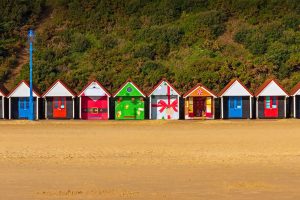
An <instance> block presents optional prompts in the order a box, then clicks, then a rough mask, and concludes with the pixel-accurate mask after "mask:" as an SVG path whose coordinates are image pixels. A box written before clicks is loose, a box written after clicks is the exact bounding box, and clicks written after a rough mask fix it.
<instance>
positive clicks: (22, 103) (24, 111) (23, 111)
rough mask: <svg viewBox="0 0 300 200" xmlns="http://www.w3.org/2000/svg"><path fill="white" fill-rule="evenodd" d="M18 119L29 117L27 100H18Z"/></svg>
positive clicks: (26, 98)
mask: <svg viewBox="0 0 300 200" xmlns="http://www.w3.org/2000/svg"><path fill="white" fill-rule="evenodd" d="M18 107H19V118H28V116H29V98H28V97H21V98H19V105H18Z"/></svg>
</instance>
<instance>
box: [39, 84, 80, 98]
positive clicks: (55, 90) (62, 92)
mask: <svg viewBox="0 0 300 200" xmlns="http://www.w3.org/2000/svg"><path fill="white" fill-rule="evenodd" d="M43 97H74V95H73V94H72V93H71V92H70V91H69V90H68V89H67V88H66V86H64V84H63V83H62V82H60V81H57V82H56V83H55V84H54V85H53V86H52V87H51V88H50V89H49V90H48V91H47V93H46V94H44V95H43Z"/></svg>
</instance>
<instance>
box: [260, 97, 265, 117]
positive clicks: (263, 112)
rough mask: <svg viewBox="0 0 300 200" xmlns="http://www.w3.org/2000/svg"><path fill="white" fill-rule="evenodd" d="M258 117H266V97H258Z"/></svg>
mask: <svg viewBox="0 0 300 200" xmlns="http://www.w3.org/2000/svg"><path fill="white" fill-rule="evenodd" d="M258 118H265V109H264V97H259V98H258Z"/></svg>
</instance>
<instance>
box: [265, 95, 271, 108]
mask: <svg viewBox="0 0 300 200" xmlns="http://www.w3.org/2000/svg"><path fill="white" fill-rule="evenodd" d="M266 108H267V109H270V108H271V100H270V97H266Z"/></svg>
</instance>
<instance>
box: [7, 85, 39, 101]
mask: <svg viewBox="0 0 300 200" xmlns="http://www.w3.org/2000/svg"><path fill="white" fill-rule="evenodd" d="M32 92H33V97H38V98H39V96H38V95H37V93H35V91H34V90H32ZM29 93H30V87H29V86H28V85H27V84H26V83H25V82H24V81H23V82H21V83H20V85H19V86H18V87H16V88H15V89H14V91H13V92H12V93H10V94H9V95H8V98H11V97H29V96H30V94H29Z"/></svg>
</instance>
